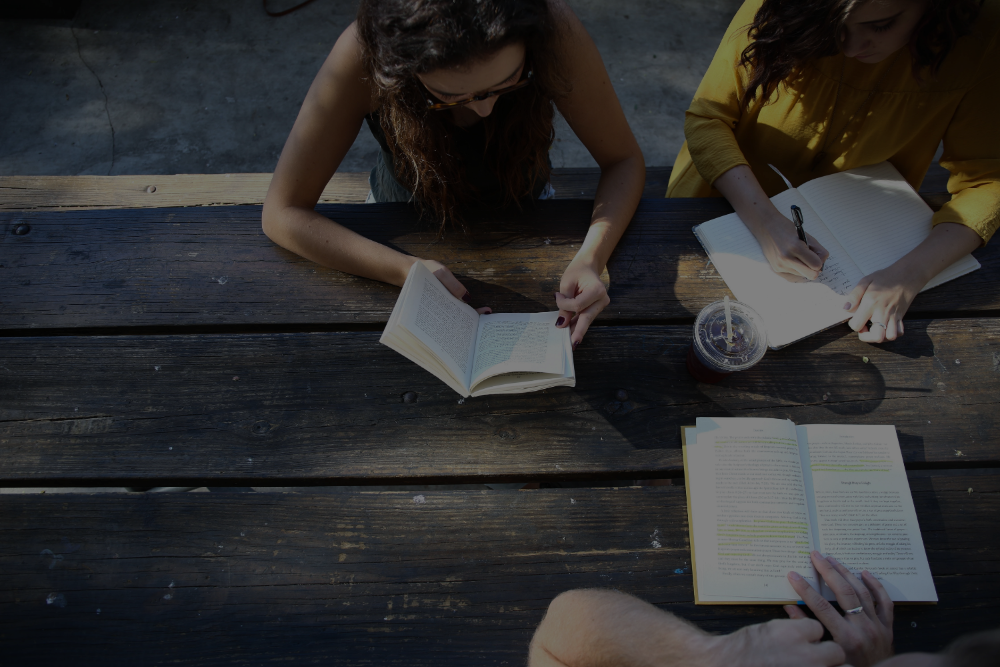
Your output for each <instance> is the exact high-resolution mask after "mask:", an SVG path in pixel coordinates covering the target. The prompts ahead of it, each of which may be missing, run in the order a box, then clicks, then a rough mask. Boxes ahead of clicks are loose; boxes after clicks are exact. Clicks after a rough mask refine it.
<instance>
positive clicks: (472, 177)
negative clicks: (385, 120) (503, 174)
mask: <svg viewBox="0 0 1000 667" xmlns="http://www.w3.org/2000/svg"><path fill="white" fill-rule="evenodd" d="M365 122H367V123H368V129H370V130H371V132H372V136H373V137H375V141H377V142H378V145H379V147H380V148H381V150H380V151H379V154H378V157H377V158H376V160H375V166H374V167H373V168H372V170H371V173H370V174H369V175H368V184H369V185H370V186H371V190H372V197H373V198H374V199H375V201H376V202H380V203H384V202H408V201H410V199H411V198H412V197H413V193H412V192H410V191H409V190H408V189H407V188H406V187H404V186H403V185H402V184H401V183H400V182H399V180H398V179H397V178H396V167H395V163H394V161H393V156H392V151H391V150H389V144H388V142H386V140H385V132H383V131H382V124H381V119H380V117H379V112H378V111H374V112H372V113H370V114H368V115H367V116H365ZM452 141H453V142H454V144H453V147H454V149H455V151H456V152H457V153H458V154H459V155H460V156H461V158H462V164H463V165H464V169H463V172H464V174H465V183H463V185H464V186H465V187H469V188H471V189H474V190H475V192H476V193H477V199H478V200H479V201H480V202H481V203H482V204H483V205H484V206H488V207H492V208H499V207H501V206H503V204H504V197H505V195H504V190H503V186H502V184H501V183H500V179H498V178H497V177H496V175H495V174H494V173H493V171H492V170H491V169H490V168H489V166H488V165H487V163H486V160H485V153H486V129H485V128H484V127H483V124H482V123H481V122H479V123H476V124H475V125H471V126H469V127H458V126H457V125H456V126H454V127H453V128H452ZM549 164H550V166H551V162H550V163H549ZM545 185H546V184H545V182H544V181H537V182H535V183H534V184H533V185H532V188H531V195H532V196H531V198H532V199H538V197H539V195H541V193H542V190H543V189H544V188H545Z"/></svg>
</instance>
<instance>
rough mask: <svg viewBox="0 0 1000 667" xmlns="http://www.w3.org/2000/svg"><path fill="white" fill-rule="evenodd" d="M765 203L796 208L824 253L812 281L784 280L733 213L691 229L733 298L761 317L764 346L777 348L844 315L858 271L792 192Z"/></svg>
mask: <svg viewBox="0 0 1000 667" xmlns="http://www.w3.org/2000/svg"><path fill="white" fill-rule="evenodd" d="M771 201H772V202H774V205H775V206H777V207H778V210H779V211H781V212H782V213H785V212H786V211H787V212H788V213H786V215H790V214H791V212H790V209H791V205H792V204H796V205H798V206H799V207H801V208H802V213H803V217H804V219H805V225H806V228H807V229H808V230H809V233H810V234H812V235H813V237H814V238H816V240H817V241H819V242H820V243H821V244H822V245H823V246H824V247H825V248H826V249H827V250H829V251H830V258H829V259H828V260H827V261H826V264H825V265H824V267H823V271H822V272H821V273H820V277H819V279H818V280H815V281H812V282H801V283H790V282H788V281H787V280H785V279H784V278H782V277H781V276H779V275H778V274H776V273H775V272H774V271H773V270H772V269H771V265H770V264H769V263H768V261H767V259H766V258H765V257H764V252H763V251H762V250H761V248H760V244H759V243H757V239H756V238H754V236H753V234H751V233H750V230H749V229H747V227H746V225H744V224H743V221H742V220H740V218H739V216H738V215H736V214H735V213H731V214H729V215H725V216H722V217H721V218H716V219H714V220H709V221H708V222H706V223H704V224H702V225H699V226H698V227H697V228H696V229H695V233H696V235H697V236H698V239H699V240H700V241H701V243H702V245H703V246H705V250H706V251H708V253H709V255H710V256H711V257H712V261H713V262H714V263H715V267H716V269H717V270H718V271H719V275H721V276H722V279H723V280H725V281H726V285H727V286H728V287H729V289H731V290H732V291H733V294H734V295H735V296H736V298H737V299H739V300H740V301H742V302H743V303H745V304H747V305H748V306H750V307H751V308H753V309H754V310H756V311H757V312H758V313H759V314H760V316H761V317H762V318H763V319H764V323H765V325H766V326H767V342H768V345H770V346H771V347H772V348H778V347H783V346H785V345H788V344H789V343H793V342H795V341H797V340H799V339H801V338H805V337H806V336H809V335H812V334H814V333H816V332H817V331H821V330H823V329H825V328H827V327H831V326H833V325H835V324H838V323H840V322H843V321H844V320H846V319H847V318H848V317H850V315H849V314H848V313H845V311H844V310H843V305H844V295H846V294H847V293H848V292H850V290H851V289H853V287H854V285H855V284H857V282H858V280H860V279H861V278H862V276H863V275H864V274H862V273H861V271H860V269H858V267H857V266H855V264H854V262H852V261H851V259H850V257H849V256H848V254H847V252H846V251H845V250H844V248H843V247H842V246H841V245H840V243H838V242H837V239H836V238H835V237H834V236H833V235H832V234H831V233H830V231H829V230H828V229H827V228H826V226H825V225H824V224H823V222H822V221H821V220H820V217H819V215H818V214H817V213H816V211H815V210H813V208H812V207H811V206H810V205H809V202H807V201H806V200H805V198H803V197H802V195H801V194H800V193H799V192H798V191H797V190H786V191H785V192H782V193H781V194H779V195H777V196H776V197H774V198H773V199H772V200H771Z"/></svg>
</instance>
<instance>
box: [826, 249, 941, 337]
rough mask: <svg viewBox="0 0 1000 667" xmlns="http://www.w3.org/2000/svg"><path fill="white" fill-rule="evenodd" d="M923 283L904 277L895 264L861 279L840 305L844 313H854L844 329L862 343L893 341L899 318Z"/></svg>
mask: <svg viewBox="0 0 1000 667" xmlns="http://www.w3.org/2000/svg"><path fill="white" fill-rule="evenodd" d="M925 282H926V281H925V280H924V277H923V276H913V275H910V274H908V272H907V271H906V269H905V267H903V266H901V264H900V263H899V262H897V263H896V264H893V265H892V266H890V267H889V268H887V269H882V270H881V271H876V272H875V273H872V274H869V275H867V276H865V277H864V278H862V279H861V282H859V283H858V284H857V286H856V287H855V288H854V289H853V290H852V291H851V293H850V294H849V295H848V296H847V299H848V301H847V303H845V304H844V309H845V310H848V311H850V312H852V313H854V317H852V318H851V319H850V320H849V321H848V322H847V324H848V326H850V327H851V328H852V329H854V330H855V331H857V332H858V339H859V340H862V341H864V342H866V343H882V342H884V341H887V340H896V338H897V337H899V336H902V335H903V315H905V314H906V311H907V310H909V308H910V304H911V303H913V299H914V298H915V297H916V296H917V293H918V292H920V289H921V288H922V287H923V286H924V283H925ZM869 321H870V322H871V326H869V324H868V322H869Z"/></svg>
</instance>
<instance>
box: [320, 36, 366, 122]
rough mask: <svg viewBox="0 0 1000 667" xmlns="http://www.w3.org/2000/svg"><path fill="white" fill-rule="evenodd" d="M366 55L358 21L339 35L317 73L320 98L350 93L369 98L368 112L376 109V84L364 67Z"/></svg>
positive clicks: (360, 97)
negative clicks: (374, 84) (364, 55)
mask: <svg viewBox="0 0 1000 667" xmlns="http://www.w3.org/2000/svg"><path fill="white" fill-rule="evenodd" d="M363 54H364V48H363V46H362V43H361V35H360V33H359V31H358V25H357V22H356V21H355V22H353V23H351V25H349V26H347V29H345V30H344V32H343V33H341V35H340V37H339V38H337V41H336V43H334V45H333V48H332V49H331V50H330V53H329V55H328V56H327V57H326V60H325V61H324V62H323V65H322V67H320V71H319V74H317V76H316V80H315V82H314V86H315V87H316V91H315V92H316V93H317V94H318V95H319V97H320V98H321V99H322V98H330V97H334V96H336V97H340V96H344V95H349V96H353V97H355V99H364V100H369V103H368V104H367V107H366V113H367V111H370V110H373V109H374V108H375V107H374V106H373V104H374V97H375V95H374V92H375V91H374V86H373V84H372V81H371V77H370V76H369V75H368V73H367V71H366V70H365V65H364V57H363Z"/></svg>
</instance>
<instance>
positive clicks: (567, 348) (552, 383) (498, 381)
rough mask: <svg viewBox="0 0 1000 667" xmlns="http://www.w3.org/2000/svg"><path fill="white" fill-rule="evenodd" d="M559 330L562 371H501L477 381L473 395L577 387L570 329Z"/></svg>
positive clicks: (519, 392)
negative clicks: (562, 361)
mask: <svg viewBox="0 0 1000 667" xmlns="http://www.w3.org/2000/svg"><path fill="white" fill-rule="evenodd" d="M553 328H554V327H553ZM558 331H561V332H562V334H561V338H562V353H563V359H564V360H565V361H564V368H563V372H562V373H523V372H516V373H500V374H499V375H493V376H489V377H487V378H485V379H484V380H482V381H481V382H478V383H476V384H475V387H474V390H473V391H472V395H473V396H486V395H489V394H521V393H524V392H529V391H541V390H542V389H549V388H550V387H575V386H576V366H575V364H574V363H573V345H572V343H570V339H569V329H559V330H558Z"/></svg>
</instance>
